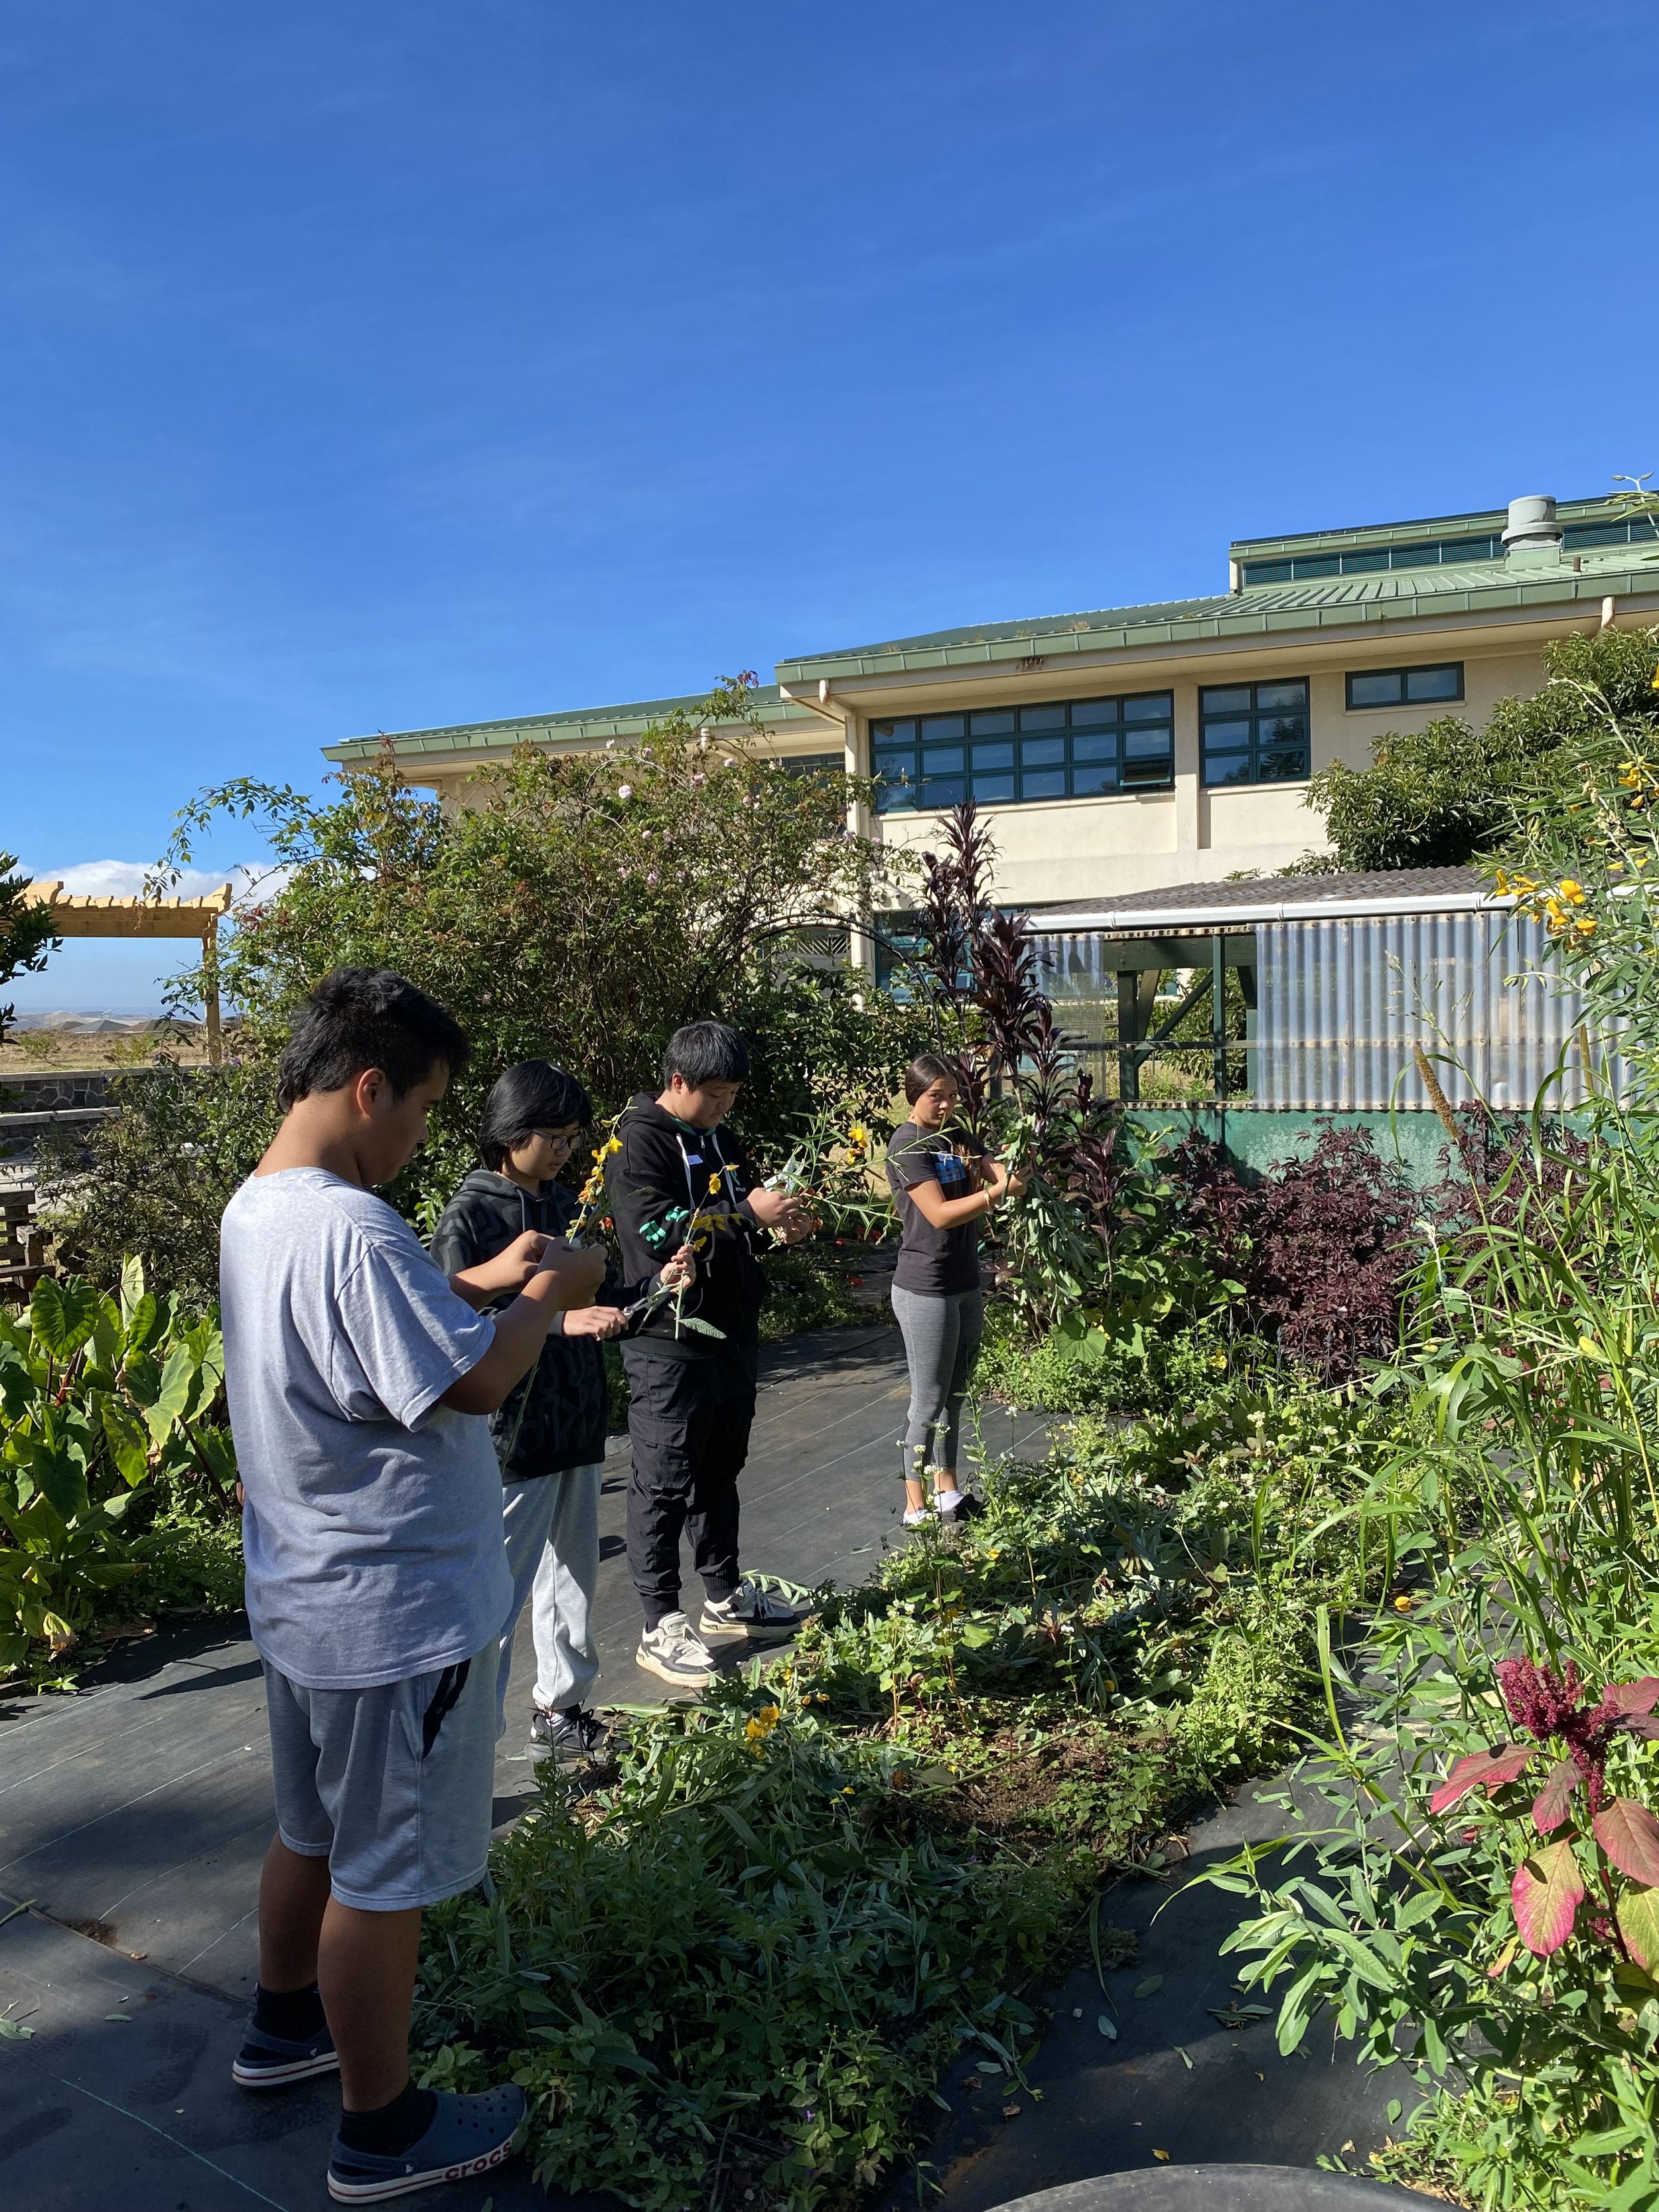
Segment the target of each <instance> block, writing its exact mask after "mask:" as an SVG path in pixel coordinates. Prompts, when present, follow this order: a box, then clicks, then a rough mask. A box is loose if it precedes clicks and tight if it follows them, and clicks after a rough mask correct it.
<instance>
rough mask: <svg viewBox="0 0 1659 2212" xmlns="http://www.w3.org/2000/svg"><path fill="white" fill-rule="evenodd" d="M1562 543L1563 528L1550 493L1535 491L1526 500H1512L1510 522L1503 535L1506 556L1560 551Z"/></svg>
mask: <svg viewBox="0 0 1659 2212" xmlns="http://www.w3.org/2000/svg"><path fill="white" fill-rule="evenodd" d="M1560 544H1561V526H1560V524H1559V522H1558V521H1557V520H1556V519H1555V501H1553V499H1552V498H1551V497H1550V496H1549V495H1548V494H1547V492H1534V493H1532V494H1530V495H1528V497H1527V498H1525V499H1512V500H1511V501H1510V519H1509V525H1508V527H1507V528H1506V529H1505V530H1504V551H1505V552H1506V553H1515V552H1519V551H1521V550H1524V549H1527V548H1532V547H1535V548H1537V549H1538V550H1541V551H1542V550H1545V549H1546V548H1548V549H1549V550H1558V549H1559V546H1560Z"/></svg>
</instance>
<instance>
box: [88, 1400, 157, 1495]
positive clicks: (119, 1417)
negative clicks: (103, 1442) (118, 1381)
mask: <svg viewBox="0 0 1659 2212" xmlns="http://www.w3.org/2000/svg"><path fill="white" fill-rule="evenodd" d="M99 1410H100V1413H102V1415H103V1419H104V1434H105V1435H106V1437H108V1439H109V1448H110V1450H111V1452H112V1455H113V1456H114V1460H115V1464H116V1467H117V1468H118V1470H119V1472H120V1475H121V1480H123V1481H124V1482H125V1483H126V1484H127V1486H129V1488H131V1487H134V1486H137V1484H138V1483H141V1482H142V1481H143V1479H144V1477H145V1476H146V1475H147V1474H149V1439H148V1437H146V1436H145V1434H144V1430H143V1423H142V1422H140V1421H138V1420H137V1419H135V1418H134V1416H133V1415H132V1414H131V1413H129V1412H128V1410H127V1408H126V1407H125V1406H123V1405H122V1404H120V1403H119V1402H118V1401H117V1400H115V1399H112V1398H106V1399H104V1400H103V1401H102V1402H101V1404H100V1408H99Z"/></svg>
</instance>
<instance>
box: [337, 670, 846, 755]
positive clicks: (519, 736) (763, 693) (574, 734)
mask: <svg viewBox="0 0 1659 2212" xmlns="http://www.w3.org/2000/svg"><path fill="white" fill-rule="evenodd" d="M753 698H754V706H755V713H756V715H757V718H758V720H761V721H762V722H764V723H767V724H769V725H775V726H780V727H787V726H793V727H795V728H796V729H804V728H811V729H815V730H824V731H826V732H827V733H828V735H829V736H830V737H832V738H833V736H834V734H835V733H834V732H833V731H831V730H829V726H828V725H827V724H826V723H825V721H824V720H823V716H822V715H819V714H813V713H812V711H811V708H807V707H801V706H798V705H797V704H796V703H795V702H794V701H793V699H785V698H783V697H781V696H780V694H779V690H778V687H777V685H776V684H757V685H756V686H755V690H754V693H753ZM706 704H707V697H706V695H705V694H702V693H696V694H694V695H693V696H690V697H688V698H684V699H639V700H635V701H634V702H632V703H631V704H629V705H627V706H622V707H580V708H574V710H573V711H572V712H570V713H568V714H521V715H517V716H512V717H509V718H508V719H507V720H505V721H501V722H455V723H452V724H451V725H450V726H448V727H447V728H446V729H437V730H389V731H388V730H381V731H380V732H377V733H376V734H375V735H374V737H372V738H346V740H345V741H344V742H343V744H337V745H325V746H324V747H323V753H324V757H325V758H326V759H328V760H331V761H362V760H372V759H373V758H374V755H375V754H376V753H377V752H379V750H380V747H381V746H382V745H384V744H390V745H391V746H392V750H393V751H394V752H395V753H396V754H397V755H398V758H399V759H400V760H411V759H418V758H419V757H421V756H422V754H424V753H445V754H453V753H465V752H476V753H481V754H487V755H488V754H498V753H509V752H511V751H512V750H513V746H514V745H517V744H523V743H525V742H526V739H527V740H528V741H529V742H530V743H531V744H549V743H552V742H558V743H562V744H574V745H582V744H592V743H593V742H594V741H595V740H596V739H597V740H603V739H604V738H638V737H642V736H643V735H644V733H645V732H646V731H647V729H648V728H649V726H651V724H652V723H653V722H660V721H662V720H664V719H665V717H666V716H668V715H670V714H676V713H680V714H696V712H697V709H698V708H700V707H702V706H704V705H706Z"/></svg>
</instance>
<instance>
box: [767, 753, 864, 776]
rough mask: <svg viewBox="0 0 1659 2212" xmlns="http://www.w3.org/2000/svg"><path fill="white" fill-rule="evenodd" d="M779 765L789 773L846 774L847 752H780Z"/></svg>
mask: <svg viewBox="0 0 1659 2212" xmlns="http://www.w3.org/2000/svg"><path fill="white" fill-rule="evenodd" d="M777 761H778V766H779V767H780V768H781V769H782V770H783V771H784V773H785V774H786V775H845V774H846V772H847V756H846V754H845V753H780V754H779V755H778V757H777Z"/></svg>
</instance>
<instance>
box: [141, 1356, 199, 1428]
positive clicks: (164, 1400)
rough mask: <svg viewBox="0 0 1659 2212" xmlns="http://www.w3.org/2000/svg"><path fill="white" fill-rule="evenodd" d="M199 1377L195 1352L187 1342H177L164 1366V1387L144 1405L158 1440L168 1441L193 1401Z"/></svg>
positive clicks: (145, 1416)
mask: <svg viewBox="0 0 1659 2212" xmlns="http://www.w3.org/2000/svg"><path fill="white" fill-rule="evenodd" d="M195 1380H196V1356H195V1354H194V1353H193V1352H191V1350H190V1348H189V1346H187V1345H183V1344H176V1345H174V1346H173V1350H172V1351H171V1352H169V1353H168V1354H167V1365H166V1366H165V1367H164V1368H163V1369H162V1370H161V1389H159V1390H158V1391H157V1392H156V1394H155V1402H154V1404H153V1405H149V1406H146V1407H145V1408H144V1419H145V1420H146V1421H147V1422H148V1423H149V1432H150V1434H151V1436H153V1437H155V1441H156V1443H158V1444H164V1443H166V1442H167V1438H168V1437H170V1436H171V1435H172V1433H173V1423H174V1422H175V1421H176V1420H177V1419H179V1415H180V1414H181V1413H183V1412H184V1410H185V1407H186V1406H187V1405H188V1404H189V1403H190V1393H191V1385H192V1384H193V1383H194V1382H195Z"/></svg>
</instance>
